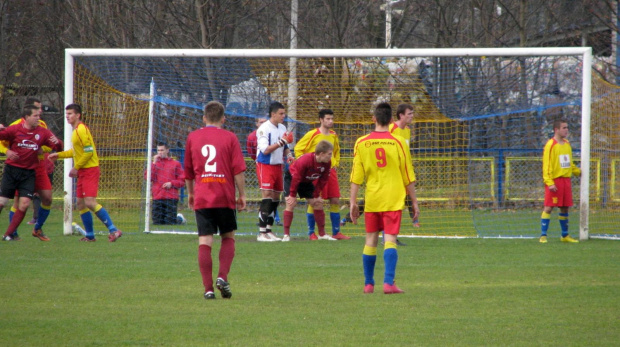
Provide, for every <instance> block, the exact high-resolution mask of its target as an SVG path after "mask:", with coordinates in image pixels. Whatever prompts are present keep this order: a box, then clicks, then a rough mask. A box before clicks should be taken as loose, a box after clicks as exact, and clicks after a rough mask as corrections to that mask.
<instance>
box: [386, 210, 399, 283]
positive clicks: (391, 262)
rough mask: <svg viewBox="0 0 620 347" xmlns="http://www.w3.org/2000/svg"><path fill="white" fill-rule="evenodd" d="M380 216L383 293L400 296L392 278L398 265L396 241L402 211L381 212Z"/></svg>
mask: <svg viewBox="0 0 620 347" xmlns="http://www.w3.org/2000/svg"><path fill="white" fill-rule="evenodd" d="M381 215H382V220H383V227H384V229H383V230H384V234H385V246H384V250H383V261H384V262H385V274H384V277H383V293H385V294H400V293H403V291H402V290H401V289H400V288H398V287H397V286H396V284H394V278H395V277H396V264H398V245H397V240H396V239H397V236H398V233H399V231H400V224H401V219H402V211H388V212H383V213H382V214H381Z"/></svg>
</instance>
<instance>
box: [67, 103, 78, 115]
mask: <svg viewBox="0 0 620 347" xmlns="http://www.w3.org/2000/svg"><path fill="white" fill-rule="evenodd" d="M65 110H67V111H69V110H73V111H75V113H79V114H82V106H80V105H78V104H69V105H67V107H65Z"/></svg>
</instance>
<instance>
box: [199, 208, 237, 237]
mask: <svg viewBox="0 0 620 347" xmlns="http://www.w3.org/2000/svg"><path fill="white" fill-rule="evenodd" d="M194 212H195V213H196V224H198V236H207V235H215V234H217V231H218V229H219V231H220V235H222V234H226V233H229V232H231V231H234V230H237V211H235V210H233V209H231V208H201V209H199V210H196V211H194Z"/></svg>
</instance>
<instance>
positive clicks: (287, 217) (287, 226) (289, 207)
mask: <svg viewBox="0 0 620 347" xmlns="http://www.w3.org/2000/svg"><path fill="white" fill-rule="evenodd" d="M285 201H286V199H285ZM295 206H297V200H295V201H293V202H288V201H286V207H285V208H284V213H283V217H284V226H283V227H284V238H287V236H288V238H289V239H290V235H291V224H293V217H294V216H295ZM284 238H283V239H284Z"/></svg>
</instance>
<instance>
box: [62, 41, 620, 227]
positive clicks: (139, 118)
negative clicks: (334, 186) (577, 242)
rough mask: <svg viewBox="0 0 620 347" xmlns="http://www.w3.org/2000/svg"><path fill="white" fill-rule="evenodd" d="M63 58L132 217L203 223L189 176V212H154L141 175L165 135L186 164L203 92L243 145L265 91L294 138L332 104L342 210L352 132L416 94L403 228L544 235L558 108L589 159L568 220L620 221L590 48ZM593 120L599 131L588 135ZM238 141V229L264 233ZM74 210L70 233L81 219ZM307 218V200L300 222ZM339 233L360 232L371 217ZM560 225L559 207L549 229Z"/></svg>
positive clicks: (109, 52) (573, 223) (112, 52)
mask: <svg viewBox="0 0 620 347" xmlns="http://www.w3.org/2000/svg"><path fill="white" fill-rule="evenodd" d="M66 57H67V64H66V71H67V76H66V81H67V82H66V83H67V87H66V95H65V102H66V103H67V104H68V103H71V102H76V103H79V104H81V105H82V108H83V110H84V115H85V122H86V124H87V125H88V126H89V127H90V129H91V131H92V133H93V137H94V138H95V142H96V144H97V149H98V152H99V155H100V158H101V166H102V175H101V181H100V197H99V200H101V201H100V203H102V204H103V205H104V206H106V207H107V206H110V207H109V208H108V211H109V212H110V213H111V215H112V218H114V219H115V220H114V221H115V224H117V225H118V226H119V227H120V228H121V229H123V230H124V231H130V232H131V231H134V232H138V231H140V232H142V231H146V232H172V233H182V232H195V230H196V228H195V221H194V218H193V212H191V211H189V210H188V209H187V207H186V205H187V203H186V194H185V192H184V190H181V192H180V196H179V212H180V213H181V214H183V215H184V217H185V219H186V220H187V223H186V224H176V225H163V226H162V225H153V223H152V220H151V218H152V215H150V212H149V211H150V205H151V197H150V194H149V193H148V192H149V191H150V189H149V188H150V186H149V183H148V182H149V181H148V180H147V179H145V178H146V177H148V175H149V168H150V165H149V164H150V160H151V158H152V156H153V155H154V154H155V153H154V149H155V146H156V144H157V143H159V142H165V143H167V144H168V146H169V147H170V153H171V154H172V156H173V157H174V158H175V159H177V160H179V161H180V162H183V159H184V156H185V153H184V145H185V138H186V136H187V134H188V133H189V132H190V131H192V130H194V129H197V128H199V127H201V126H202V108H203V106H204V105H205V104H206V103H207V102H209V101H211V100H217V101H220V102H222V103H223V104H224V105H225V106H226V118H227V122H226V124H225V127H226V128H227V129H228V130H231V131H233V132H235V133H236V134H237V136H238V138H239V141H240V144H241V148H243V149H245V148H246V140H247V137H248V134H249V133H251V132H252V131H253V130H254V129H255V128H256V126H255V123H256V120H257V119H258V118H262V117H266V116H267V107H268V105H269V103H270V102H271V101H279V102H282V103H283V104H284V105H285V106H286V107H287V114H288V116H289V117H288V118H287V122H286V125H287V127H288V128H289V129H291V130H293V131H294V132H295V135H296V139H299V138H301V136H303V135H304V134H305V133H306V132H307V131H308V130H310V129H312V128H316V127H317V126H318V111H319V110H321V109H323V108H330V109H332V110H333V111H334V114H335V117H334V118H335V125H334V130H335V131H336V133H337V134H338V136H339V139H340V146H341V153H340V155H341V162H340V167H339V168H338V174H339V179H340V188H341V205H343V209H342V211H341V217H342V218H344V217H345V216H346V214H347V213H348V207H346V204H347V202H348V196H349V187H350V183H349V174H350V169H351V164H352V148H353V144H354V143H355V140H356V139H357V138H358V137H359V136H362V135H364V134H367V133H368V132H370V131H372V130H373V128H374V125H373V123H372V110H373V108H374V106H375V105H376V104H377V103H379V102H383V101H387V102H389V103H390V104H391V105H392V107H393V109H394V110H395V109H396V107H397V106H398V105H399V104H401V103H407V104H411V105H412V106H413V108H414V113H415V115H414V120H413V122H412V124H411V125H410V128H411V132H412V138H411V139H410V140H411V141H410V143H411V151H412V158H413V166H414V170H415V172H416V176H417V182H416V186H417V192H418V199H419V203H420V209H421V216H420V220H419V223H420V227H414V225H413V223H412V222H411V220H410V219H409V217H408V213H407V212H404V215H403V216H404V218H403V226H402V228H401V234H402V235H415V236H483V237H535V236H537V235H538V234H539V233H540V226H539V225H540V214H541V209H542V198H543V192H544V186H543V183H542V177H541V173H542V162H541V155H542V148H543V146H544V144H545V142H546V141H547V140H548V139H549V138H550V137H551V136H552V129H551V128H552V127H551V124H552V121H553V120H554V119H556V118H559V117H562V118H565V119H567V120H568V122H569V127H570V131H571V135H570V142H571V145H572V147H573V151H574V156H575V160H576V163H577V164H578V165H580V166H581V167H582V168H583V169H585V170H584V171H586V172H585V173H584V175H582V177H581V178H574V180H573V192H574V201H575V202H576V203H575V206H574V207H573V208H572V209H571V214H570V229H571V233H573V234H580V236H581V237H582V238H587V237H588V236H593V235H612V236H613V235H615V234H617V233H618V231H617V230H614V227H613V226H614V224H615V223H617V220H616V219H618V217H615V216H616V215H618V214H617V213H615V209H616V208H617V207H618V204H619V202H620V193H618V191H617V190H618V189H620V183H616V182H618V179H619V178H618V175H617V172H618V170H619V169H620V155H619V153H618V152H617V150H615V148H617V144H618V138H617V135H615V133H614V132H613V129H617V128H618V124H617V123H618V120H617V119H615V118H614V117H613V115H614V111H613V110H614V108H618V105H619V103H618V101H617V100H615V98H614V95H616V92H617V89H616V87H615V86H612V85H608V84H605V83H604V82H602V81H600V80H598V79H595V80H594V81H593V82H592V83H590V78H591V77H590V69H589V68H587V69H584V68H583V67H584V66H588V67H589V66H590V65H591V55H590V50H589V49H585V48H549V49H544V48H536V49H531V48H530V49H435V50H416V49H403V50H382V49H377V50H148V49H133V50H127V49H68V50H67V51H66ZM293 58H294V59H293ZM584 86H585V87H584ZM591 93H594V95H592V97H591ZM590 103H592V111H593V112H592V123H591V124H590V107H589V105H590ZM597 110H598V111H597ZM616 114H617V113H616ZM149 118H150V119H151V121H149ZM590 129H592V134H594V133H596V134H597V136H598V135H599V134H600V135H601V136H599V137H598V138H597V139H594V137H593V140H592V142H591V145H590ZM604 131H606V133H605V135H603V132H604ZM70 132H71V129H66V131H65V136H69V134H70ZM602 136H606V137H605V138H603V137H602ZM614 136H615V137H614ZM590 146H591V149H590ZM244 154H245V155H246V158H247V159H246V163H247V167H248V169H247V171H246V175H245V176H246V193H247V197H248V200H249V202H250V208H249V211H247V212H240V213H239V214H238V218H239V221H240V228H239V232H241V233H255V232H256V231H257V227H256V226H255V223H256V221H257V218H256V216H257V209H258V205H257V203H258V202H259V201H260V193H259V190H258V184H257V180H256V175H255V169H254V168H255V166H254V162H253V161H252V159H251V158H250V157H249V154H248V153H244ZM65 165H70V163H66V164H65ZM65 170H67V169H65ZM586 182H587V184H586ZM72 187H73V182H72V181H71V180H70V179H66V181H65V191H66V192H68V194H67V195H66V196H65V209H66V211H71V209H72ZM361 193H362V194H361V197H362V198H363V191H362V192H361ZM302 208H303V207H302ZM280 210H282V208H280ZM591 211H592V213H590V212H591ZM65 216H67V219H66V220H65V228H66V229H65V230H66V231H70V224H71V221H72V218H73V217H72V216H71V214H70V213H66V214H65ZM76 221H77V219H76ZM326 229H327V230H329V229H330V222H329V221H327V225H326ZM556 229H557V230H556ZM306 230H307V226H306V225H305V217H304V216H303V212H302V210H300V213H298V214H296V217H295V221H294V225H293V227H292V231H293V233H294V234H295V233H297V234H299V235H305V232H306ZM342 231H343V232H344V233H346V234H358V235H362V234H363V233H364V229H363V222H362V223H361V224H358V225H351V224H345V225H344V226H343V227H342ZM556 231H557V233H558V235H559V223H557V211H555V216H553V217H552V226H551V228H550V231H549V233H550V235H553V233H555V232H556ZM275 232H276V233H281V232H282V230H281V229H280V230H278V227H276V229H275Z"/></svg>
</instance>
